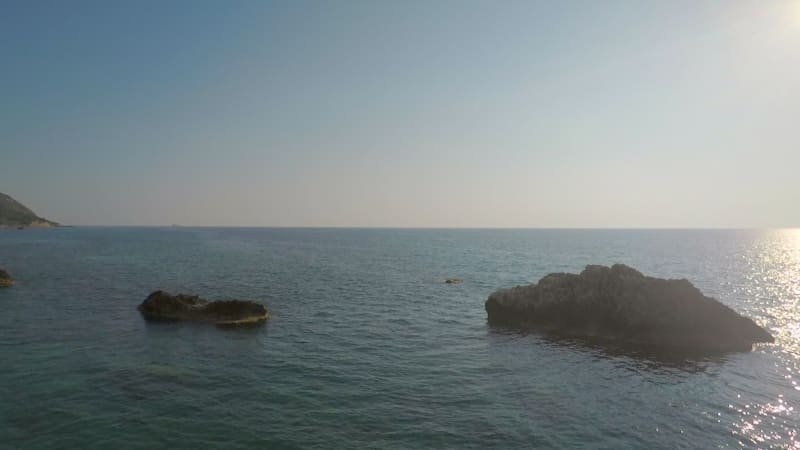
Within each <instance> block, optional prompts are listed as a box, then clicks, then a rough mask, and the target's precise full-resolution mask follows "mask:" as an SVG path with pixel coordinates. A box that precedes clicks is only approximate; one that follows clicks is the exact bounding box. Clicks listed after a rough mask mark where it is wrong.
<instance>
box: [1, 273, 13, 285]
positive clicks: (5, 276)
mask: <svg viewBox="0 0 800 450" xmlns="http://www.w3.org/2000/svg"><path fill="white" fill-rule="evenodd" d="M13 284H14V279H13V278H11V275H10V274H9V273H8V272H6V271H5V270H3V269H0V288H3V287H11V286H12V285H13Z"/></svg>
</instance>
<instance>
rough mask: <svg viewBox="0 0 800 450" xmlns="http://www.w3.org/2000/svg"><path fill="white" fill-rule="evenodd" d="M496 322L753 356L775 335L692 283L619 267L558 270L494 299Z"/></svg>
mask: <svg viewBox="0 0 800 450" xmlns="http://www.w3.org/2000/svg"><path fill="white" fill-rule="evenodd" d="M486 313H487V314H488V319H489V323H490V324H492V325H511V326H522V327H532V328H538V329H542V330H545V331H552V332H556V333H559V334H565V335H569V336H579V337H598V338H604V339H611V340H614V341H619V342H622V343H626V344H634V345H641V346H646V347H654V348H669V349H680V350H686V351H691V352H703V353H709V352H710V353H714V352H725V351H749V350H751V349H752V345H753V344H754V343H756V342H774V338H773V337H772V336H771V335H770V334H769V333H768V332H767V331H766V330H764V329H763V328H761V327H760V326H758V325H756V323H755V322H753V321H752V320H751V319H748V318H746V317H743V316H741V315H739V314H738V313H736V312H735V311H734V310H732V309H731V308H729V307H727V306H725V305H723V304H722V303H720V302H719V301H717V300H715V299H713V298H711V297H706V296H704V295H703V294H702V293H701V292H700V291H699V290H698V289H697V288H696V287H694V286H693V285H692V284H691V283H690V282H689V281H687V280H665V279H661V278H653V277H648V276H644V275H642V274H641V273H640V272H639V271H637V270H635V269H633V268H631V267H628V266H625V265H623V264H616V265H614V266H612V267H605V266H586V269H585V270H584V271H583V272H581V273H580V275H578V274H570V273H552V274H550V275H547V276H545V277H544V278H542V279H541V280H539V283H537V284H531V285H527V286H517V287H514V288H511V289H501V290H498V291H496V292H494V293H493V294H492V295H490V296H489V299H488V300H487V301H486Z"/></svg>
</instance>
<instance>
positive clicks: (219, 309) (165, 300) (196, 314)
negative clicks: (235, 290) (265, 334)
mask: <svg viewBox="0 0 800 450" xmlns="http://www.w3.org/2000/svg"><path fill="white" fill-rule="evenodd" d="M139 312H141V313H142V315H143V316H144V317H145V318H146V319H151V320H191V321H195V322H207V323H214V324H217V325H244V324H253V323H259V322H264V321H265V320H267V319H269V312H268V311H267V308H265V307H264V305H261V304H259V303H256V302H251V301H246V300H219V301H214V302H212V301H208V300H204V299H202V298H200V297H198V296H196V295H186V294H177V295H171V294H169V293H167V292H164V291H155V292H153V293H152V294H150V295H149V296H147V298H146V299H145V301H143V302H142V304H141V305H139Z"/></svg>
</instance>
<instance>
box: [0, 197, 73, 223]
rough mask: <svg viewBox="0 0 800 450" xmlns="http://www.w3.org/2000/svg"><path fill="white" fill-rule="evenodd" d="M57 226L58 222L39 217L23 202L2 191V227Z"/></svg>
mask: <svg viewBox="0 0 800 450" xmlns="http://www.w3.org/2000/svg"><path fill="white" fill-rule="evenodd" d="M19 226H26V227H57V226H59V224H58V223H56V222H53V221H50V220H47V219H45V218H44V217H39V216H37V215H36V213H34V212H33V211H31V210H30V209H29V208H28V207H26V206H25V205H23V204H22V203H20V202H18V201H16V200H14V199H13V198H11V196H9V195H6V194H3V193H2V192H0V227H19Z"/></svg>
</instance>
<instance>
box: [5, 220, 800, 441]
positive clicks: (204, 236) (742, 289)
mask: <svg viewBox="0 0 800 450" xmlns="http://www.w3.org/2000/svg"><path fill="white" fill-rule="evenodd" d="M614 262H622V263H626V264H629V265H632V266H634V267H636V268H638V269H640V270H641V271H643V272H644V273H646V274H649V275H656V276H663V277H674V278H688V279H689V280H691V281H692V282H693V283H694V284H695V285H697V286H698V287H699V288H700V289H701V290H703V291H704V292H705V293H706V294H708V295H712V296H714V297H716V298H718V299H720V300H721V301H722V302H724V303H726V304H728V305H730V306H732V307H733V308H734V309H736V310H737V311H739V312H742V313H744V314H747V315H749V316H750V317H752V318H754V319H755V320H756V321H757V322H758V323H760V324H761V325H763V326H765V327H767V328H768V329H769V330H770V331H771V332H772V333H773V334H774V335H775V336H776V339H777V341H776V343H775V344H771V345H764V346H760V347H758V348H756V349H755V350H754V351H753V352H750V353H736V354H730V355H726V356H723V357H715V358H709V359H699V360H688V361H664V360H660V359H654V358H652V357H649V356H646V355H637V354H631V353H626V352H625V351H619V350H614V349H610V348H602V347H595V346H591V345H588V344H583V343H580V342H570V341H554V340H552V339H550V338H548V337H545V336H541V335H537V334H535V333H534V334H522V333H518V332H514V331H510V330H505V329H495V328H492V327H489V326H488V325H487V324H486V313H485V311H484V307H483V303H484V301H485V299H486V297H487V296H488V295H489V294H490V293H491V292H492V291H493V290H495V289H497V288H501V287H509V286H513V285H516V284H521V283H528V282H534V281H537V280H538V279H539V278H540V277H541V276H543V275H545V274H546V273H549V272H555V271H580V270H581V269H582V268H583V266H585V265H586V264H590V263H600V264H610V263H614ZM0 267H4V268H6V269H7V270H9V271H10V272H11V273H12V275H14V276H15V278H16V279H17V285H16V286H14V287H12V288H9V289H0V447H2V448H46V449H50V448H143V449H149V448H204V447H224V448H360V447H369V448H453V449H466V448H476V449H490V448H497V449H509V448H534V447H540V448H552V447H584V448H614V449H620V448H664V449H674V448H704V449H710V448H718V447H722V448H739V447H745V448H756V447H759V448H790V447H795V448H800V436H799V435H798V431H797V430H798V428H800V416H798V411H797V408H800V387H798V385H797V379H798V376H800V374H798V371H800V311H799V308H798V304H800V231H793V230H778V231H656V230H652V231H636V230H624V231H623V230H620V231H611V230H390V229H369V230H361V229H245V228H240V229H236V228H228V229H215V228H62V229H53V230H34V229H29V230H24V231H17V230H0ZM446 277H461V278H464V280H465V281H464V283H463V284H460V285H447V284H444V283H443V280H444V278H446ZM155 289H166V290H169V291H173V292H177V291H180V292H191V293H197V294H200V295H202V296H204V297H207V298H212V299H216V298H223V297H235V298H244V299H253V300H257V301H261V302H263V303H265V304H266V305H267V306H268V308H269V309H270V311H271V313H272V318H271V320H270V321H269V323H268V324H267V325H265V326H263V327H257V328H244V329H219V328H216V327H213V326H208V325H194V324H182V323H171V324H163V323H158V324H153V323H147V322H145V321H144V320H143V319H142V318H141V317H140V316H139V314H138V312H137V311H136V306H137V305H138V304H139V303H140V302H141V301H142V300H143V299H144V298H145V297H146V296H147V294H148V293H149V292H150V291H152V290H155Z"/></svg>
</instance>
